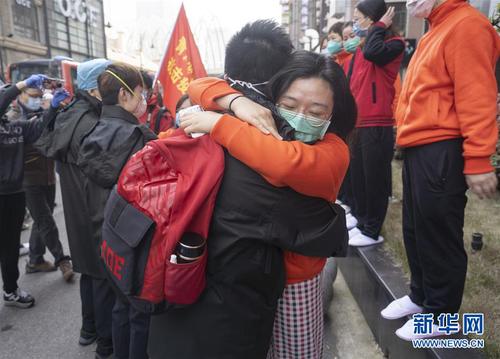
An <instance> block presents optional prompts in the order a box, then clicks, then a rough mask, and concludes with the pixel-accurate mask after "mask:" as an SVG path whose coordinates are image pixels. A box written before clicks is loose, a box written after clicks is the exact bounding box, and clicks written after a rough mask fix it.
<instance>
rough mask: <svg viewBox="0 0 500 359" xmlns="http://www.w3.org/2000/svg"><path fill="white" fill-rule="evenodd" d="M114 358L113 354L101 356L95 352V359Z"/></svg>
mask: <svg viewBox="0 0 500 359" xmlns="http://www.w3.org/2000/svg"><path fill="white" fill-rule="evenodd" d="M112 357H113V353H111V354H101V353H99V352H97V351H96V352H95V359H111V358H112Z"/></svg>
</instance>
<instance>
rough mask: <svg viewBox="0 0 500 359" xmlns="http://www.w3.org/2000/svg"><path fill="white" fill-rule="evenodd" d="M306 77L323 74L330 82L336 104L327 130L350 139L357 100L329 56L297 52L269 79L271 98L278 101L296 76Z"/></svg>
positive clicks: (355, 116) (322, 77)
mask: <svg viewBox="0 0 500 359" xmlns="http://www.w3.org/2000/svg"><path fill="white" fill-rule="evenodd" d="M307 78H321V79H323V80H325V81H326V82H328V83H329V84H330V87H331V89H332V92H333V97H334V102H333V103H334V105H333V112H332V120H331V121H332V123H331V125H330V127H329V128H328V132H333V133H336V134H337V135H338V136H339V137H340V138H342V139H343V140H344V141H347V138H348V136H349V135H350V134H351V132H352V131H353V129H354V126H355V124H356V119H357V107H356V101H355V100H354V97H353V95H352V93H351V90H350V88H349V83H348V82H347V79H346V76H345V73H344V71H343V70H342V68H341V67H340V66H339V65H338V64H337V63H335V61H333V60H332V59H331V58H330V57H326V56H322V55H320V54H317V53H314V52H309V51H304V50H298V51H296V52H294V53H293V55H292V57H291V58H290V61H289V62H288V63H287V65H286V66H285V67H284V68H283V69H282V70H281V71H279V72H278V73H277V74H276V75H275V76H274V77H273V78H272V79H271V81H270V82H269V92H270V93H271V97H272V98H271V100H272V101H273V102H274V103H277V102H278V100H279V99H280V97H281V96H282V95H283V94H284V93H285V92H286V91H287V90H288V88H289V87H290V86H291V84H292V83H293V82H294V81H295V80H297V79H307Z"/></svg>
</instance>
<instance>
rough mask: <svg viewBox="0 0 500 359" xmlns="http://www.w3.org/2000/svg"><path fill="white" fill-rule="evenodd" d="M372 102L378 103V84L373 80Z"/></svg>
mask: <svg viewBox="0 0 500 359" xmlns="http://www.w3.org/2000/svg"><path fill="white" fill-rule="evenodd" d="M372 102H373V103H377V85H376V84H375V82H372Z"/></svg>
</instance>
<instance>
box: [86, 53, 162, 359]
mask: <svg viewBox="0 0 500 359" xmlns="http://www.w3.org/2000/svg"><path fill="white" fill-rule="evenodd" d="M98 88H99V93H100V95H101V97H102V104H103V106H102V111H101V117H100V118H99V121H98V122H97V123H96V125H95V126H94V128H93V129H92V130H91V131H90V132H89V133H88V134H87V135H86V136H85V137H84V138H83V140H82V145H81V148H80V152H79V155H78V160H77V164H78V166H79V168H80V169H81V171H82V172H83V174H84V175H85V176H86V177H87V181H86V188H85V193H86V195H87V203H88V206H89V212H90V215H91V224H92V227H91V228H92V237H93V242H94V243H100V241H101V231H102V224H103V220H104V207H105V205H106V202H107V200H108V197H109V194H110V192H111V189H112V188H113V186H114V185H115V184H116V183H117V181H118V177H119V175H120V172H121V170H122V168H123V166H124V165H125V164H126V162H127V161H128V159H129V158H130V156H132V155H133V154H134V153H135V152H137V151H139V150H140V149H141V148H143V147H144V145H145V144H146V143H147V142H148V141H151V140H154V139H156V135H155V134H154V133H153V132H152V131H151V130H150V129H149V128H147V127H146V126H145V125H141V124H140V123H139V121H138V119H139V118H140V117H141V116H142V115H144V113H145V111H146V106H147V105H146V99H145V98H144V95H143V94H142V91H143V81H142V76H141V74H140V72H139V71H138V70H136V69H135V68H134V67H132V66H130V65H127V64H124V63H113V64H110V65H109V66H108V67H107V68H106V70H105V71H104V72H102V73H101V74H100V75H99V78H98ZM148 330H149V316H148V315H145V314H142V313H139V312H137V311H136V310H134V308H132V307H130V306H129V305H128V303H126V302H124V300H123V299H122V298H120V297H118V296H117V297H116V301H115V305H114V308H113V313H112V331H113V352H114V353H113V357H114V358H115V359H128V358H130V359H141V358H147V355H146V344H147V338H148ZM109 355H111V353H96V357H97V358H105V357H107V356H109Z"/></svg>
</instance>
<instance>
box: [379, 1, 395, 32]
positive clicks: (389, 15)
mask: <svg viewBox="0 0 500 359" xmlns="http://www.w3.org/2000/svg"><path fill="white" fill-rule="evenodd" d="M394 15H395V9H394V6H389V9H387V12H386V13H385V14H384V16H382V17H381V18H380V20H379V21H381V22H383V23H384V24H385V27H386V28H389V27H390V26H391V25H392V19H394Z"/></svg>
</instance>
